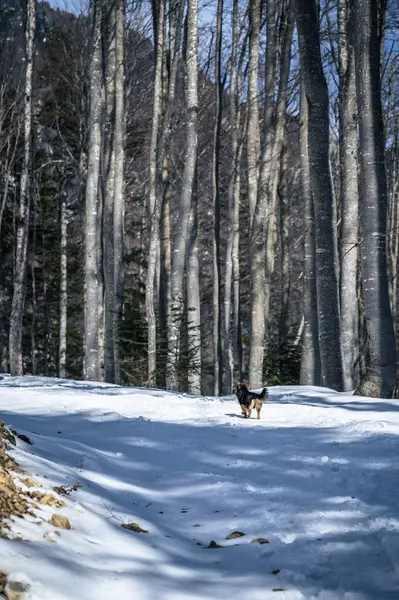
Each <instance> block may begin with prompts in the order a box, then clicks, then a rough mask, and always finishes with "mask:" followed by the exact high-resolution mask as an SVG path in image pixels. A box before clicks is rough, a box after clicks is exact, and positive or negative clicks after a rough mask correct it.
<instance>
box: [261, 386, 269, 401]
mask: <svg viewBox="0 0 399 600" xmlns="http://www.w3.org/2000/svg"><path fill="white" fill-rule="evenodd" d="M268 396H269V394H268V392H267V388H263V390H262V391H261V393H260V394H259V398H261V399H262V400H263V399H264V398H268Z"/></svg>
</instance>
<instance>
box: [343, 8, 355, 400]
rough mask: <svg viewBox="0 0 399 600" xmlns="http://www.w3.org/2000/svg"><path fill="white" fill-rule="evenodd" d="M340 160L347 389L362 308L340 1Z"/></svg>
mask: <svg viewBox="0 0 399 600" xmlns="http://www.w3.org/2000/svg"><path fill="white" fill-rule="evenodd" d="M338 58H339V64H338V74H339V161H340V201H341V202H340V204H341V239H340V242H341V243H340V306H341V331H342V351H343V359H344V362H343V364H344V389H345V390H353V389H354V388H355V387H356V384H357V382H358V369H357V367H356V365H357V363H358V355H359V306H358V299H357V273H358V246H359V241H358V234H359V198H358V181H357V117H356V80H355V55H354V46H353V14H352V0H339V2H338Z"/></svg>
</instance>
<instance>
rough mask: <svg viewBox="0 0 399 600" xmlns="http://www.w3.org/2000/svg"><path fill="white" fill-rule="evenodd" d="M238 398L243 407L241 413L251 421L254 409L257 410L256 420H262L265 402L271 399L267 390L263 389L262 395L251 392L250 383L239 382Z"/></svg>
mask: <svg viewBox="0 0 399 600" xmlns="http://www.w3.org/2000/svg"><path fill="white" fill-rule="evenodd" d="M236 396H237V398H238V402H239V403H240V406H241V412H242V414H243V416H244V417H245V418H248V419H250V418H251V414H252V411H253V409H254V408H256V418H257V419H260V411H261V410H262V405H263V400H265V399H267V398H268V397H269V394H268V392H267V388H263V390H262V391H261V393H260V394H257V393H256V392H251V391H250V386H249V384H248V383H243V382H242V381H239V382H238V383H237V385H236Z"/></svg>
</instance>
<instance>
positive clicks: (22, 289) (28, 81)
mask: <svg viewBox="0 0 399 600" xmlns="http://www.w3.org/2000/svg"><path fill="white" fill-rule="evenodd" d="M35 33H36V1H35V0H28V2H27V12H26V25H25V64H26V70H25V95H24V157H23V165H22V173H21V183H20V191H19V196H20V199H19V212H18V219H17V245H16V255H15V269H14V293H13V297H12V307H11V317H10V334H9V354H10V372H11V375H22V374H23V359H22V324H23V317H24V307H25V294H26V269H27V252H28V236H29V217H30V171H31V159H32V156H31V145H32V140H31V136H32V77H33V59H34V47H35Z"/></svg>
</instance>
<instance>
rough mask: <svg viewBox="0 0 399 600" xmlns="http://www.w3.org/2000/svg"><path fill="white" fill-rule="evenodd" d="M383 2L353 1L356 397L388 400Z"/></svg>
mask: <svg viewBox="0 0 399 600" xmlns="http://www.w3.org/2000/svg"><path fill="white" fill-rule="evenodd" d="M384 6H385V3H384V2H383V1H381V2H380V1H379V0H354V2H353V14H354V31H355V60H356V97H357V107H358V118H359V167H360V169H359V171H360V175H359V177H360V186H359V189H360V198H361V201H360V258H361V274H362V288H363V301H364V317H365V323H366V330H367V338H368V360H367V363H366V364H367V372H366V373H365V375H364V377H363V378H362V380H361V382H360V385H359V387H358V388H357V390H356V393H357V394H359V395H363V396H373V397H380V398H391V397H392V394H393V391H394V388H395V382H396V341H395V332H394V327H393V320H392V312H391V307H390V302H389V289H388V272H387V182H386V172H385V156H384V149H385V147H384V122H383V114H382V105H381V73H380V65H381V34H382V27H381V19H382V22H383V13H384V10H383V9H384Z"/></svg>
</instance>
